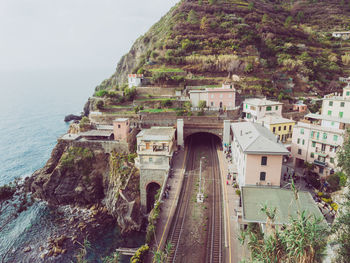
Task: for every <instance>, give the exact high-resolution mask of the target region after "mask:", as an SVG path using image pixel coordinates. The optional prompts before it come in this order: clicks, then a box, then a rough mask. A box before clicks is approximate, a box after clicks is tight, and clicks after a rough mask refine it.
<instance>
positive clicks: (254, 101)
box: [243, 98, 283, 106]
mask: <svg viewBox="0 0 350 263" xmlns="http://www.w3.org/2000/svg"><path fill="white" fill-rule="evenodd" d="M243 103H247V104H252V105H254V106H273V105H283V103H282V102H279V101H272V100H267V99H266V98H263V99H259V98H253V99H245V100H244V102H243Z"/></svg>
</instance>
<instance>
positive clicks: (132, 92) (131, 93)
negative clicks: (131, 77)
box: [124, 88, 137, 101]
mask: <svg viewBox="0 0 350 263" xmlns="http://www.w3.org/2000/svg"><path fill="white" fill-rule="evenodd" d="M136 94H137V92H136V88H126V89H124V98H125V99H126V100H127V101H132V100H133V99H134V98H135V97H136Z"/></svg>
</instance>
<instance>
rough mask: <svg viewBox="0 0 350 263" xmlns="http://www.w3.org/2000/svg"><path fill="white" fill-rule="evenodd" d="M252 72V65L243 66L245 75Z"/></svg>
mask: <svg viewBox="0 0 350 263" xmlns="http://www.w3.org/2000/svg"><path fill="white" fill-rule="evenodd" d="M252 71H253V64H252V63H250V62H249V63H248V64H247V65H246V66H245V69H244V72H245V73H250V72H252Z"/></svg>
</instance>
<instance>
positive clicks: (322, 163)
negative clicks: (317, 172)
mask: <svg viewBox="0 0 350 263" xmlns="http://www.w3.org/2000/svg"><path fill="white" fill-rule="evenodd" d="M314 164H316V165H318V166H322V167H325V166H327V164H326V162H323V161H319V160H314Z"/></svg>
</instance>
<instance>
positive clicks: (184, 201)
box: [167, 141, 195, 263]
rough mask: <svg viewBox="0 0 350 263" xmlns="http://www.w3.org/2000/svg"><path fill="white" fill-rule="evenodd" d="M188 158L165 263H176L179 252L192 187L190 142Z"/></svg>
mask: <svg viewBox="0 0 350 263" xmlns="http://www.w3.org/2000/svg"><path fill="white" fill-rule="evenodd" d="M188 156H189V158H188V160H187V165H186V174H185V178H184V183H183V187H182V190H181V193H180V199H179V203H178V204H179V205H178V208H177V210H176V215H175V220H174V222H173V227H172V230H171V232H170V233H171V234H170V238H169V239H168V241H169V242H170V243H171V245H172V247H171V250H170V254H169V256H168V257H167V262H169V263H170V262H171V263H172V262H176V259H177V256H178V254H179V251H180V250H181V236H182V233H183V230H184V223H185V219H186V214H187V208H188V204H189V202H190V200H191V188H192V187H193V176H191V172H192V171H193V170H194V168H195V162H194V160H195V152H194V148H193V145H192V141H191V142H190V143H189V155H188Z"/></svg>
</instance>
